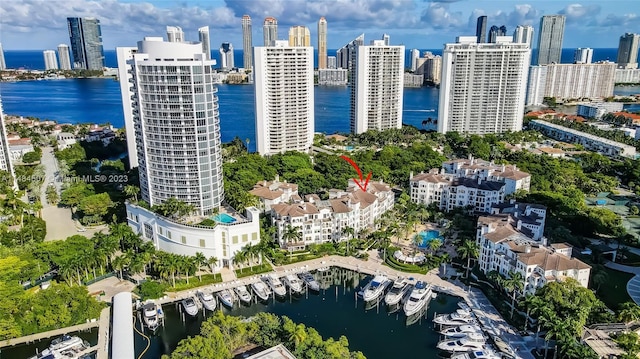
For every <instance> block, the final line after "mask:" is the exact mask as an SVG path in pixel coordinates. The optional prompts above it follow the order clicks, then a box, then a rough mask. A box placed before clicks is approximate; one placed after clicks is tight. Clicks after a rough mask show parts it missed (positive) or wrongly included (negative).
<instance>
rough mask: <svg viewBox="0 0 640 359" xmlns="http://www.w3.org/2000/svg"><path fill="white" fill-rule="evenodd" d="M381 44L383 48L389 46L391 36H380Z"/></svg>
mask: <svg viewBox="0 0 640 359" xmlns="http://www.w3.org/2000/svg"><path fill="white" fill-rule="evenodd" d="M382 42H383V43H384V46H389V45H390V44H391V36H389V34H382Z"/></svg>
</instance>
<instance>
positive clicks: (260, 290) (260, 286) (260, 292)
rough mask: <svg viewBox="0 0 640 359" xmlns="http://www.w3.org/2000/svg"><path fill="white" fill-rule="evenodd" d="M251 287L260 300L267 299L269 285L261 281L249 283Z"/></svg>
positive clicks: (269, 290) (269, 291)
mask: <svg viewBox="0 0 640 359" xmlns="http://www.w3.org/2000/svg"><path fill="white" fill-rule="evenodd" d="M251 289H252V290H253V293H255V295H256V296H257V297H258V298H259V299H261V300H268V299H269V296H270V295H271V289H269V287H268V286H267V285H266V284H265V283H264V282H262V281H260V282H255V283H251Z"/></svg>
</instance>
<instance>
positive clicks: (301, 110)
mask: <svg viewBox="0 0 640 359" xmlns="http://www.w3.org/2000/svg"><path fill="white" fill-rule="evenodd" d="M254 52H255V86H254V89H255V104H256V105H255V106H256V111H255V116H256V146H257V149H258V152H259V153H260V154H261V155H271V154H275V153H282V152H285V151H300V152H308V151H309V150H311V146H312V145H313V133H314V98H313V91H314V86H313V82H314V81H313V78H314V71H313V47H311V46H291V45H289V44H288V41H286V40H278V41H276V42H275V43H274V46H262V47H255V48H254Z"/></svg>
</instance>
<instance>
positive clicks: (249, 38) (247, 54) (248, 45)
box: [242, 15, 253, 70]
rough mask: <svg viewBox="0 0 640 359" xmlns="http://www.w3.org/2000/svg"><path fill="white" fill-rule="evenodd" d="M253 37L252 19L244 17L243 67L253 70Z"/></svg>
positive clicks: (247, 16)
mask: <svg viewBox="0 0 640 359" xmlns="http://www.w3.org/2000/svg"><path fill="white" fill-rule="evenodd" d="M252 49H253V35H252V33H251V17H250V16H249V15H243V16H242V67H243V68H245V69H247V70H251V69H252V68H253V57H252V56H253V54H252V51H253V50H252Z"/></svg>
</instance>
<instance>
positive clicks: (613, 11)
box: [0, 0, 640, 55]
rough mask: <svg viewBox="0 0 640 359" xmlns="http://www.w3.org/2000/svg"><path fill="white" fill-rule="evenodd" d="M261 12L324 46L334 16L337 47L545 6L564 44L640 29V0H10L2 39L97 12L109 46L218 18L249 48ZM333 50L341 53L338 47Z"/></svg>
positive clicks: (522, 15) (429, 39) (54, 30)
mask: <svg viewBox="0 0 640 359" xmlns="http://www.w3.org/2000/svg"><path fill="white" fill-rule="evenodd" d="M244 14H248V15H250V16H251V18H252V21H253V44H254V46H262V42H263V40H262V22H263V20H264V18H265V17H267V16H273V17H275V18H276V19H277V20H278V37H279V38H280V39H285V38H286V37H287V33H288V28H289V27H290V26H292V25H305V26H308V27H309V29H310V30H311V38H312V44H313V46H317V42H316V41H317V25H316V23H317V20H318V19H319V18H320V16H324V17H325V18H326V19H327V23H328V46H327V47H328V48H329V49H337V48H340V47H341V46H343V45H344V44H345V43H347V42H349V41H350V40H351V39H353V38H355V37H356V36H358V35H359V34H361V33H365V40H366V42H367V43H368V42H369V41H370V40H372V39H379V38H380V37H381V36H382V34H383V33H387V34H389V35H390V36H391V43H392V44H394V45H400V44H402V45H405V46H406V47H408V48H419V49H436V48H442V46H443V44H444V43H447V42H455V38H456V36H460V35H474V34H475V24H476V18H477V17H478V16H480V15H487V16H488V26H491V25H498V26H501V25H506V26H507V30H508V33H509V34H511V33H512V32H513V30H514V29H515V27H516V26H517V25H531V26H533V27H534V29H535V31H534V32H535V33H537V32H538V27H539V21H540V17H541V16H542V15H548V14H564V15H565V16H566V18H567V22H566V28H565V35H564V43H563V47H564V48H576V47H591V48H616V47H618V41H619V38H620V35H622V34H624V33H625V32H634V33H640V0H598V1H591V0H590V1H580V0H574V1H564V0H551V1H545V0H516V1H513V0H204V1H185V0H183V1H174V0H147V1H138V0H2V1H0V43H2V47H3V48H4V50H31V49H32V50H44V49H55V47H56V46H57V45H58V44H60V43H65V44H69V35H68V30H67V25H66V18H67V17H97V18H98V19H100V22H101V24H102V39H103V43H104V48H105V50H113V49H115V47H116V46H135V44H136V42H137V41H139V40H142V38H143V37H144V36H165V37H166V32H165V27H166V26H167V25H172V26H180V27H182V28H183V30H184V32H185V38H186V39H187V40H194V41H196V40H197V38H198V34H197V29H198V28H199V27H202V26H207V25H208V26H209V27H210V29H211V30H210V32H211V47H212V48H213V49H215V48H218V47H219V46H220V43H222V42H232V43H233V44H234V47H235V48H236V49H240V48H242V30H241V22H240V19H241V17H242V15H244ZM330 55H331V53H330Z"/></svg>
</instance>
